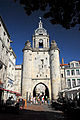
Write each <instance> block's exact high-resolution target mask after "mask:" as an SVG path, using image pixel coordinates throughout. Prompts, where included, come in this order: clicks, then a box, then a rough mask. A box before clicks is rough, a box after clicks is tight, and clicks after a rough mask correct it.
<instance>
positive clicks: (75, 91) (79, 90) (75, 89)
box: [67, 86, 80, 93]
mask: <svg viewBox="0 0 80 120" xmlns="http://www.w3.org/2000/svg"><path fill="white" fill-rule="evenodd" d="M67 92H70V93H77V92H80V86H79V87H74V88H71V89H69V90H67Z"/></svg>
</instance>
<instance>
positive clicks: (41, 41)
mask: <svg viewBox="0 0 80 120" xmlns="http://www.w3.org/2000/svg"><path fill="white" fill-rule="evenodd" d="M39 48H43V40H42V39H40V40H39Z"/></svg>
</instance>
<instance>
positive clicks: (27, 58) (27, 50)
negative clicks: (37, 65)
mask: <svg viewBox="0 0 80 120" xmlns="http://www.w3.org/2000/svg"><path fill="white" fill-rule="evenodd" d="M31 68H32V48H31V43H30V42H29V40H28V41H27V42H26V43H25V47H24V48H23V75H22V77H23V78H22V79H23V81H22V96H23V98H25V99H28V98H29V96H30V95H31V73H32V72H31Z"/></svg>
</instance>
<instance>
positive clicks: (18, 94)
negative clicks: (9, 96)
mask: <svg viewBox="0 0 80 120" xmlns="http://www.w3.org/2000/svg"><path fill="white" fill-rule="evenodd" d="M0 90H3V91H7V92H10V93H13V94H16V95H17V96H21V94H20V93H18V92H15V91H11V90H7V89H4V88H0Z"/></svg>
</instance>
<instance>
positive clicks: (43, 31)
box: [35, 19, 47, 35]
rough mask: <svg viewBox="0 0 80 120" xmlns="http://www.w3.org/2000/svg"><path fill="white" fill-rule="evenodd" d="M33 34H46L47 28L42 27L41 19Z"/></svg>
mask: <svg viewBox="0 0 80 120" xmlns="http://www.w3.org/2000/svg"><path fill="white" fill-rule="evenodd" d="M35 35H47V30H45V29H44V28H43V25H42V22H41V19H40V22H39V27H38V28H37V29H36V30H35Z"/></svg>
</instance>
